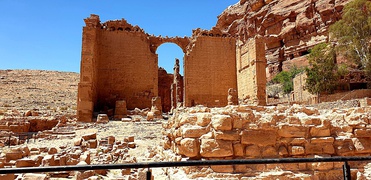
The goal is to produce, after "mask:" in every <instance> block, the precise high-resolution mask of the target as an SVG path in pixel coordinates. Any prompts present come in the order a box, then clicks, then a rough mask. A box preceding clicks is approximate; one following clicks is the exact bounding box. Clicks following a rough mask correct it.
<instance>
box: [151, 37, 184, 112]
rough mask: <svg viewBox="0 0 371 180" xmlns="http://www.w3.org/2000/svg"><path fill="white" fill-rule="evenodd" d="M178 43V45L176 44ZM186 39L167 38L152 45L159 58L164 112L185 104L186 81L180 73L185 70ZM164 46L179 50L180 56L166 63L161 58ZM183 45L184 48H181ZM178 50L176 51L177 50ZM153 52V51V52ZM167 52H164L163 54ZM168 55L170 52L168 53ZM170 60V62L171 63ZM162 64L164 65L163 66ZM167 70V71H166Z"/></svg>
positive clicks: (159, 89) (159, 93)
mask: <svg viewBox="0 0 371 180" xmlns="http://www.w3.org/2000/svg"><path fill="white" fill-rule="evenodd" d="M176 42H177V43H176ZM185 43H186V38H178V39H176V38H167V39H156V40H155V41H154V44H151V47H152V49H153V50H155V52H154V53H155V54H156V56H157V64H158V96H159V97H160V98H161V104H162V110H163V112H171V111H172V109H174V108H176V107H177V105H178V103H183V96H184V81H183V78H184V77H183V76H182V74H181V73H180V72H181V69H184V64H183V63H184V59H185V55H186V53H185V48H186V46H187V44H185ZM164 44H167V45H170V44H172V46H167V47H172V48H174V49H172V52H174V51H175V50H177V52H178V53H180V52H181V54H182V55H181V57H180V54H178V56H175V55H174V56H173V57H172V58H174V59H172V60H170V59H167V61H166V63H164V59H162V58H161V56H160V55H161V54H160V52H161V50H160V47H162V46H163V45H164ZM180 45H183V48H182V47H181V46H180ZM175 48H176V49H175ZM151 51H152V50H151ZM163 53H165V52H162V54H163ZM166 53H168V52H166ZM169 60H170V61H169ZM161 62H162V65H161ZM165 69H166V70H165Z"/></svg>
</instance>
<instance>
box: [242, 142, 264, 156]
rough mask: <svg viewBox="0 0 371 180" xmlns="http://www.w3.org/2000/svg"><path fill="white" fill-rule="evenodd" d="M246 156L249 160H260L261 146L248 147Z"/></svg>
mask: <svg viewBox="0 0 371 180" xmlns="http://www.w3.org/2000/svg"><path fill="white" fill-rule="evenodd" d="M245 155H246V157H248V158H260V157H261V153H260V148H259V146H257V145H250V146H246V148H245Z"/></svg>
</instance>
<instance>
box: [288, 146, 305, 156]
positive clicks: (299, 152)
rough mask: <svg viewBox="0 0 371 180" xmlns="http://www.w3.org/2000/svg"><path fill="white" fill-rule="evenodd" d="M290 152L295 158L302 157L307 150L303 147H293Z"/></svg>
mask: <svg viewBox="0 0 371 180" xmlns="http://www.w3.org/2000/svg"><path fill="white" fill-rule="evenodd" d="M290 152H291V153H290V154H291V155H293V156H302V155H304V154H305V149H304V147H303V146H292V147H291V151H290Z"/></svg>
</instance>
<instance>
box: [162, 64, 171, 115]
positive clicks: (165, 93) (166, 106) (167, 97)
mask: <svg viewBox="0 0 371 180" xmlns="http://www.w3.org/2000/svg"><path fill="white" fill-rule="evenodd" d="M173 78H174V75H173V74H168V73H167V72H166V70H165V69H162V68H159V69H158V96H160V97H161V101H162V110H163V111H164V112H169V111H170V110H171V85H172V84H173Z"/></svg>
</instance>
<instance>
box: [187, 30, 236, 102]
mask: <svg viewBox="0 0 371 180" xmlns="http://www.w3.org/2000/svg"><path fill="white" fill-rule="evenodd" d="M235 44H236V41H235V39H234V38H233V37H211V36H198V37H197V38H196V40H195V42H194V44H193V45H192V49H191V50H190V51H189V52H188V54H187V55H186V56H185V60H184V78H185V79H184V80H185V92H184V93H185V99H184V103H185V106H193V105H196V104H202V105H206V106H209V107H215V106H225V105H227V104H228V102H227V96H228V89H229V88H234V89H237V78H236V55H235V53H236V45H235Z"/></svg>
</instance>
